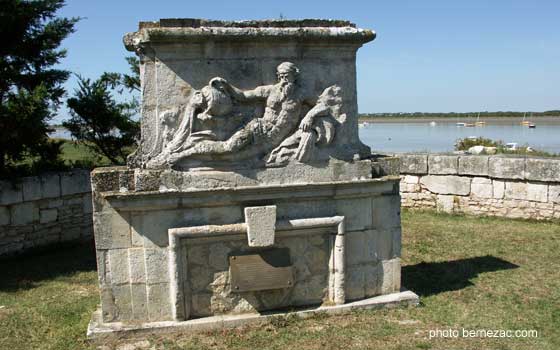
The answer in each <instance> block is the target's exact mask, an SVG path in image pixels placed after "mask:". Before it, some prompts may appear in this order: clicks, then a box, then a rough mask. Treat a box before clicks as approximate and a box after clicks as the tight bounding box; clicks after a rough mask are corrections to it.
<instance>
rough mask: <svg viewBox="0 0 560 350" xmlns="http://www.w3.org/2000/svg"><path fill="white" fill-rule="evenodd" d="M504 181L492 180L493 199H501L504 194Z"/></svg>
mask: <svg viewBox="0 0 560 350" xmlns="http://www.w3.org/2000/svg"><path fill="white" fill-rule="evenodd" d="M505 191H506V183H505V181H500V180H492V195H493V198H495V199H502V198H504V196H505Z"/></svg>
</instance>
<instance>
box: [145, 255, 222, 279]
mask: <svg viewBox="0 0 560 350" xmlns="http://www.w3.org/2000/svg"><path fill="white" fill-rule="evenodd" d="M144 257H145V259H146V280H147V282H148V284H156V283H165V282H169V261H168V257H167V249H165V248H156V249H145V250H144ZM224 259H227V257H224Z"/></svg>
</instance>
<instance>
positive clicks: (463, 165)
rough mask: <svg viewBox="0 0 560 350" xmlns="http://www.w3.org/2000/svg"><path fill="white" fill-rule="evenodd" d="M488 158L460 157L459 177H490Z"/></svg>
mask: <svg viewBox="0 0 560 350" xmlns="http://www.w3.org/2000/svg"><path fill="white" fill-rule="evenodd" d="M488 160H489V157H488V156H459V169H458V173H459V175H474V176H488Z"/></svg>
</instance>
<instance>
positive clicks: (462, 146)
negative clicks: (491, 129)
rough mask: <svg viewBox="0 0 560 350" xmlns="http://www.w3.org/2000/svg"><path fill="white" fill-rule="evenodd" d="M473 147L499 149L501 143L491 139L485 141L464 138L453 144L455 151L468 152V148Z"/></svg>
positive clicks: (479, 138) (482, 139) (484, 139)
mask: <svg viewBox="0 0 560 350" xmlns="http://www.w3.org/2000/svg"><path fill="white" fill-rule="evenodd" d="M474 146H484V147H500V146H503V142H502V141H494V140H491V139H486V138H484V137H477V138H472V137H466V138H464V139H459V140H457V142H456V143H455V150H456V151H468V150H469V148H471V147H474Z"/></svg>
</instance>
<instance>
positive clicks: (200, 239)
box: [89, 19, 417, 337]
mask: <svg viewBox="0 0 560 350" xmlns="http://www.w3.org/2000/svg"><path fill="white" fill-rule="evenodd" d="M374 38H375V34H374V32H372V31H370V30H365V29H359V28H356V26H355V25H354V24H352V23H350V22H346V21H339V20H293V21H292V20H272V21H242V22H226V21H209V20H201V19H162V20H160V21H158V22H141V23H140V26H139V30H138V31H136V32H134V33H129V34H127V35H125V37H124V43H125V46H126V48H127V49H128V50H130V51H134V52H135V53H136V54H137V55H138V56H139V57H140V75H141V85H142V88H141V91H142V116H141V125H142V134H141V140H140V145H139V148H138V150H137V151H136V152H135V153H134V154H132V155H131V156H130V157H129V161H128V163H129V164H128V167H115V168H101V169H96V170H94V171H93V173H92V187H93V197H94V214H93V215H94V231H95V243H96V250H97V261H98V271H99V283H100V290H101V308H100V310H99V311H97V312H96V313H95V314H94V317H93V320H92V322H91V324H90V328H89V334H90V336H92V337H95V336H102V335H106V334H111V333H114V332H115V331H120V332H127V331H130V332H142V331H148V332H155V331H173V330H182V331H184V330H193V331H194V330H198V329H212V328H220V327H233V326H237V325H240V324H246V323H255V322H262V321H263V320H266V319H267V318H268V317H271V315H278V314H280V315H281V314H283V313H285V312H286V311H282V310H287V309H290V310H291V312H292V313H296V314H305V313H308V312H316V311H327V312H328V311H335V312H341V311H343V310H350V309H352V308H356V307H379V306H380V305H386V304H396V303H410V304H414V303H416V302H417V296H416V295H415V294H414V293H412V292H407V291H401V290H400V288H401V285H400V246H401V226H400V216H399V213H400V197H399V176H398V160H396V159H394V158H387V157H380V156H375V155H371V151H370V149H369V148H368V147H367V146H365V145H364V144H362V143H361V142H360V140H359V137H358V119H357V118H358V113H357V101H356V65H355V58H356V51H357V49H358V48H359V47H360V46H361V45H363V44H364V43H366V42H369V41H371V40H373V39H374Z"/></svg>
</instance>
